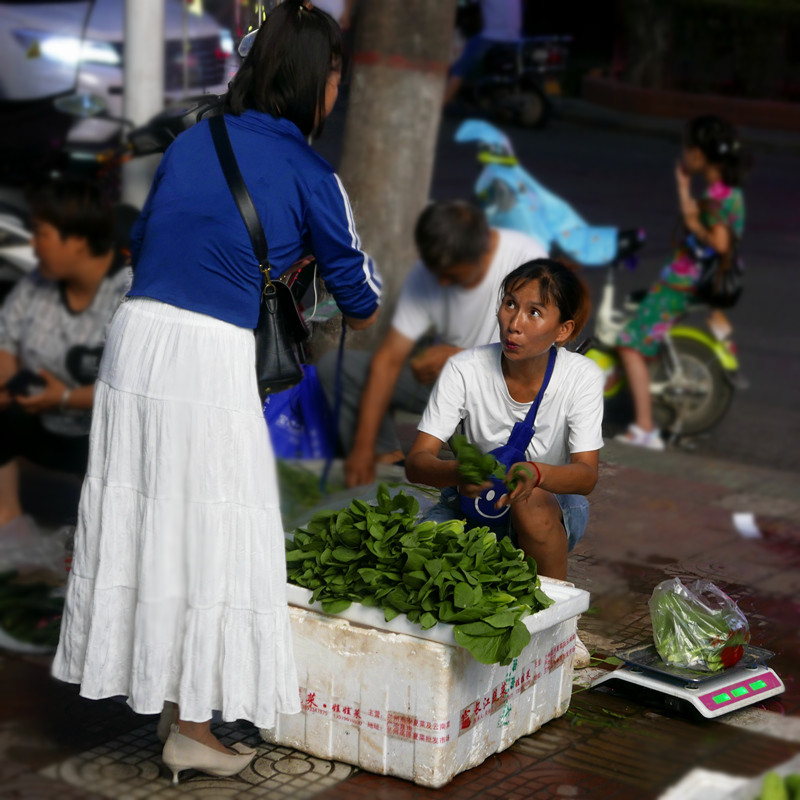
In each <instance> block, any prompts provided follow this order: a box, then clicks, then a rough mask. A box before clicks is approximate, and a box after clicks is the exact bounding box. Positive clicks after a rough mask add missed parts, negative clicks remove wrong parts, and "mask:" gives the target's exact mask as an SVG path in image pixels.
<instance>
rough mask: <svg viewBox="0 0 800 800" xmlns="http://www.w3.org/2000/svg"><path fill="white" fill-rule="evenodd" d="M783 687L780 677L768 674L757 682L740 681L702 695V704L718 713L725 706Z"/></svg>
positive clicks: (751, 680)
mask: <svg viewBox="0 0 800 800" xmlns="http://www.w3.org/2000/svg"><path fill="white" fill-rule="evenodd" d="M780 686H781V682H780V681H779V680H778V677H777V676H776V675H774V674H773V673H771V672H767V673H765V674H764V675H762V676H760V677H759V678H757V679H756V680H753V679H752V678H751V679H750V680H745V681H739V682H737V683H732V684H730V686H726V687H725V688H723V689H719V688H717V689H715V690H714V691H713V692H709V693H708V694H702V695H700V702H701V703H703V705H704V706H705V707H706V708H707V709H708V710H709V711H716V710H717V709H719V708H722V707H723V706H726V705H730V704H731V703H736V702H737V701H739V700H742V699H743V698H745V697H747V698H750V697H752V696H753V695H757V694H762V693H763V692H767V691H769V690H770V689H776V688H778V687H780Z"/></svg>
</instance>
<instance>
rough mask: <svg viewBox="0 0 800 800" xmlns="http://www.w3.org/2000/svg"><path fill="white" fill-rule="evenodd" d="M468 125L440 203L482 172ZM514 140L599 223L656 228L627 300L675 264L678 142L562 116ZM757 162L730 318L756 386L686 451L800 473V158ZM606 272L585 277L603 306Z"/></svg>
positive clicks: (451, 120) (612, 417) (337, 126)
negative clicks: (739, 292) (742, 278)
mask: <svg viewBox="0 0 800 800" xmlns="http://www.w3.org/2000/svg"><path fill="white" fill-rule="evenodd" d="M343 117H344V108H343V107H342V108H337V111H336V112H335V113H334V115H333V118H332V119H331V120H330V124H329V127H328V128H327V129H326V134H325V137H324V139H323V140H320V142H319V143H318V147H319V149H320V151H321V152H322V153H323V154H324V155H326V156H327V157H328V158H330V160H331V161H332V162H333V163H334V164H335V163H336V161H337V158H338V148H339V146H340V142H341V132H342V120H343ZM460 121H461V120H460V119H458V118H455V117H452V116H447V117H445V119H444V120H443V121H442V125H441V129H440V135H439V141H438V147H437V158H436V167H435V172H434V178H433V184H432V190H431V194H432V197H433V198H436V199H446V198H451V197H464V196H468V195H469V194H470V192H471V189H472V185H473V183H474V181H475V178H476V177H477V175H478V172H479V165H478V163H477V161H476V160H475V150H474V149H473V147H472V146H471V145H461V144H456V143H455V142H453V135H454V132H455V130H456V128H457V127H458V124H460ZM506 132H507V133H508V135H509V136H510V138H511V139H512V142H513V143H514V146H515V149H516V151H517V155H518V156H519V158H520V160H521V161H522V163H523V164H524V165H525V167H526V168H527V169H528V170H529V172H531V174H532V175H534V176H535V177H536V179H537V180H539V181H540V182H541V183H542V184H544V185H545V186H547V187H548V188H549V189H550V190H552V191H554V192H555V193H556V194H559V195H561V196H562V197H564V198H565V199H566V200H568V201H569V202H570V203H571V204H572V205H573V206H574V207H575V208H576V209H577V210H578V211H579V212H580V213H581V215H582V216H583V217H584V218H585V219H586V220H587V221H588V222H589V223H591V224H595V225H615V226H619V227H623V228H626V227H641V228H644V229H645V230H646V231H647V235H648V241H647V245H646V247H645V248H644V250H643V252H642V257H641V259H640V262H639V265H638V267H637V269H636V271H635V272H632V273H623V274H621V275H620V276H619V280H618V289H619V292H620V295H621V294H622V293H624V292H626V291H628V290H629V289H631V288H638V287H646V286H648V285H649V284H650V283H651V282H652V281H653V280H654V279H655V277H656V276H657V274H658V271H659V270H660V268H661V266H662V265H663V264H664V263H666V260H667V259H668V258H669V255H670V237H671V233H672V230H673V227H674V225H675V223H676V221H677V214H678V211H677V199H676V195H675V187H674V173H673V169H674V163H675V160H676V158H677V156H678V150H679V146H678V143H677V141H676V140H675V137H674V135H669V134H667V133H666V132H665V135H664V136H658V135H653V134H652V133H651V132H637V131H635V130H612V129H604V128H598V127H594V126H592V125H588V124H576V123H573V122H567V121H565V120H560V119H555V120H553V121H552V122H551V123H550V125H549V126H548V127H547V128H546V129H545V130H536V131H530V130H525V129H522V128H515V127H510V128H507V129H506ZM753 154H754V158H755V163H754V168H753V171H752V173H751V174H750V177H749V180H748V182H747V185H746V189H745V199H746V204H747V219H746V230H745V235H744V237H743V242H742V253H743V257H744V260H745V263H746V268H747V278H746V280H747V284H746V290H745V293H744V294H743V296H742V299H741V300H740V302H739V304H738V305H737V306H736V308H734V309H732V310H731V311H730V312H728V317H729V319H730V321H731V322H732V323H733V327H734V340H735V342H736V345H737V347H738V355H739V359H740V363H741V368H742V374H743V375H744V376H745V377H746V378H747V381H748V382H749V387H748V388H747V389H746V390H744V391H740V392H737V394H736V395H735V396H734V400H733V403H732V405H731V407H730V409H729V411H728V413H727V415H726V417H725V418H724V419H723V420H722V422H721V423H720V424H719V425H718V426H717V427H716V428H715V429H713V430H712V431H710V432H709V433H707V434H705V435H703V436H701V437H696V438H695V439H693V440H691V441H689V442H686V443H685V444H684V446H686V447H690V448H692V449H694V450H696V451H697V452H699V453H702V454H705V455H710V456H716V457H720V458H723V459H732V460H735V461H738V462H744V463H752V464H754V465H760V466H769V467H773V468H777V469H783V470H790V471H794V472H800V446H799V445H800V277H799V276H798V266H797V254H798V252H800V225H798V221H799V220H798V208H800V202H798V200H800V190H799V189H798V187H800V157H799V156H798V155H796V154H792V153H791V152H789V151H788V150H787V151H780V150H777V149H775V148H772V149H771V150H769V151H764V152H760V151H758V150H755V151H754V153H753ZM604 272H605V271H604V270H603V269H593V270H587V272H586V278H587V281H588V283H589V285H590V286H591V288H592V291H593V296H594V297H595V298H599V291H600V287H601V285H602V282H603V278H604ZM698 322H702V320H698ZM590 326H591V322H590ZM626 414H627V409H626V408H625V404H624V402H623V403H622V404H617V406H615V407H612V408H610V409H609V410H608V413H607V426H606V428H607V431H606V432H607V433H609V434H613V433H614V432H616V431H617V430H620V426H621V424H622V423H623V422H625V421H626V420H625V419H624V417H625V415H626ZM799 488H800V487H799Z"/></svg>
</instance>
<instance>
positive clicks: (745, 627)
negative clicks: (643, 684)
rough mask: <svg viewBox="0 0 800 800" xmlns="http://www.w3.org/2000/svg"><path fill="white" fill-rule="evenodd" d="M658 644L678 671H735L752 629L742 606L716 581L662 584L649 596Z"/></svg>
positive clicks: (664, 657)
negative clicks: (681, 669)
mask: <svg viewBox="0 0 800 800" xmlns="http://www.w3.org/2000/svg"><path fill="white" fill-rule="evenodd" d="M649 606H650V619H651V621H652V623H653V642H654V644H655V647H656V650H657V651H658V654H659V655H660V656H661V659H662V661H663V662H664V663H665V664H668V665H670V666H673V667H683V668H686V669H695V670H702V671H706V672H718V671H720V670H723V669H726V668H727V667H732V666H733V665H734V664H736V663H737V662H738V661H739V659H740V658H741V657H742V656H743V655H744V646H745V645H746V644H747V643H748V642H749V641H750V625H749V624H748V622H747V619H746V618H745V616H744V614H742V612H741V611H740V610H739V607H738V606H737V605H736V603H734V601H733V600H731V598H730V597H728V595H727V594H725V592H723V591H722V590H721V589H719V588H718V587H717V586H715V585H714V584H713V583H711V581H706V580H702V579H701V580H696V581H695V582H694V583H691V584H689V585H688V586H685V585H684V584H683V583H681V581H680V579H679V578H672V579H671V580H668V581H663V582H662V583H659V584H658V586H656V588H655V589H653V595H652V597H651V598H650V602H649Z"/></svg>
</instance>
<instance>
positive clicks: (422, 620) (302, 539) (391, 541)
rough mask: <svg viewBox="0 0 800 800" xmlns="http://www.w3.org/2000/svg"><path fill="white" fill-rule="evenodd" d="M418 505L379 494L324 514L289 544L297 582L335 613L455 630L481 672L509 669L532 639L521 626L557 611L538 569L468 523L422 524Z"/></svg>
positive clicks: (408, 499)
mask: <svg viewBox="0 0 800 800" xmlns="http://www.w3.org/2000/svg"><path fill="white" fill-rule="evenodd" d="M418 515H419V503H418V502H417V501H416V499H415V498H413V497H409V496H408V495H406V494H405V493H404V492H398V493H397V494H396V495H395V496H394V497H392V496H391V494H390V493H389V489H388V488H387V487H386V485H384V484H381V485H380V486H379V487H378V493H377V501H376V503H375V504H369V503H365V502H363V501H361V500H354V501H353V502H352V503H351V504H350V505H349V506H348V507H346V508H344V509H342V510H340V511H323V512H320V513H318V514H316V515H315V516H314V518H313V519H312V520H311V521H310V522H309V523H308V525H306V526H305V527H304V528H300V529H299V530H297V531H295V534H294V539H293V540H287V543H286V560H287V572H288V578H289V581H290V582H291V583H294V584H296V585H297V586H303V587H305V588H307V589H311V590H312V592H313V595H312V600H313V601H315V602H316V601H320V602H321V603H322V608H323V610H324V611H326V612H327V613H330V614H336V613H339V612H341V611H344V610H345V609H346V608H348V607H349V606H350V604H351V603H353V602H357V603H361V604H362V605H365V606H377V607H379V608H381V609H383V612H384V616H385V618H386V620H387V621H389V620H391V619H393V618H394V617H396V616H397V615H398V614H401V613H402V614H406V615H407V616H408V619H409V620H411V621H412V622H415V623H419V624H420V625H421V626H422V627H423V628H424V629H428V628H432V627H433V626H434V625H436V624H437V622H444V623H449V624H452V625H454V633H455V638H456V641H457V642H458V643H459V644H460V645H462V646H463V647H466V648H467V649H468V650H469V651H470V652H471V653H472V655H473V656H474V657H475V658H476V659H477V660H478V661H480V662H481V663H483V664H496V663H499V664H503V665H505V664H509V663H510V662H511V660H512V659H513V658H515V657H516V656H518V655H519V654H520V653H521V652H522V650H523V648H524V647H525V646H526V645H527V644H528V642H529V641H530V633H529V632H528V629H527V628H526V627H525V624H524V623H523V622H522V618H523V617H525V616H527V615H528V614H531V613H533V612H535V611H538V610H540V609H543V608H546V607H547V606H549V605H551V604H552V603H553V601H552V600H551V599H550V598H549V597H548V596H547V595H546V594H545V593H544V592H543V591H542V589H541V588H540V581H539V576H538V575H537V572H536V562H535V561H534V560H533V559H532V558H530V557H529V556H525V554H524V553H523V552H522V551H521V550H517V549H515V548H514V546H513V545H512V544H511V543H510V542H509V541H508V539H501V540H500V541H498V540H497V537H496V536H495V534H494V533H492V532H491V531H490V530H489V529H488V528H473V529H471V530H465V529H464V528H465V523H464V521H463V520H451V521H448V522H442V523H438V524H437V523H435V522H430V521H428V522H422V523H420V522H418V521H417V517H418Z"/></svg>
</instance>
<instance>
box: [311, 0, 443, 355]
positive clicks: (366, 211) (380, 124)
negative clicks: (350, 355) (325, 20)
mask: <svg viewBox="0 0 800 800" xmlns="http://www.w3.org/2000/svg"><path fill="white" fill-rule="evenodd" d="M455 7H456V0H436V2H431V0H363V1H362V2H361V4H360V6H359V15H358V21H357V26H356V31H355V45H354V55H353V75H352V80H351V88H350V100H349V108H348V112H347V119H346V122H345V137H344V144H343V150H342V158H341V163H340V169H339V174H340V177H341V179H342V183H343V184H344V186H345V188H346V189H347V192H348V194H349V196H350V200H351V203H352V205H353V213H354V215H355V218H356V226H357V228H358V232H359V235H360V237H361V242H362V245H363V246H364V249H365V250H366V251H367V252H368V253H369V254H370V255H371V256H372V257H373V258H374V259H375V263H376V265H377V268H378V271H379V273H380V275H381V278H382V280H383V300H382V302H381V313H380V321H379V323H378V324H376V325H375V326H373V327H372V328H371V329H369V330H367V331H364V332H362V333H359V334H355V333H353V332H348V346H350V347H359V348H369V349H372V348H374V346H375V345H376V344H377V342H378V341H379V340H380V339H381V338H382V337H383V334H384V333H385V332H386V330H387V329H388V327H389V324H390V322H391V313H392V310H393V308H394V305H395V301H396V299H397V295H398V292H399V290H400V287H401V286H402V283H403V280H404V279H405V276H406V274H407V273H408V271H409V269H410V268H411V266H412V264H413V263H414V261H415V259H416V258H417V255H416V249H415V246H414V238H413V231H414V224H415V222H416V219H417V216H418V215H419V212H420V211H421V210H422V209H423V208H424V206H425V204H426V203H427V201H428V199H429V189H430V183H431V178H432V175H433V162H434V155H435V150H436V139H437V134H438V130H439V122H440V119H441V104H442V96H443V91H444V85H445V80H446V77H447V68H448V65H449V60H450V59H449V56H450V50H451V42H452V35H453V25H454V20H455ZM320 333H322V332H320ZM337 337H338V326H337V325H329V330H328V331H327V332H326V333H323V336H322V337H320V338H322V339H323V341H322V342H319V343H315V345H316V346H315V348H314V349H315V355H319V354H321V352H320V348H319V345H320V344H321V345H322V348H321V349H322V350H324V349H329V347H330V345H331V344H332V341H333V340H335V339H336V338H337ZM315 338H317V336H316V334H315ZM326 339H327V342H326V341H325V340H326Z"/></svg>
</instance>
